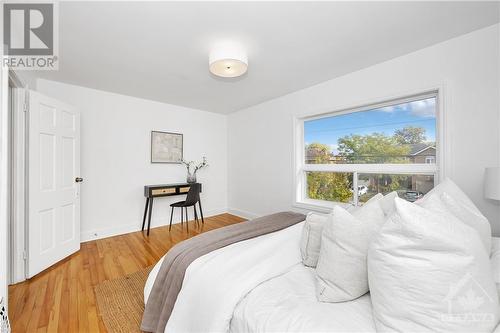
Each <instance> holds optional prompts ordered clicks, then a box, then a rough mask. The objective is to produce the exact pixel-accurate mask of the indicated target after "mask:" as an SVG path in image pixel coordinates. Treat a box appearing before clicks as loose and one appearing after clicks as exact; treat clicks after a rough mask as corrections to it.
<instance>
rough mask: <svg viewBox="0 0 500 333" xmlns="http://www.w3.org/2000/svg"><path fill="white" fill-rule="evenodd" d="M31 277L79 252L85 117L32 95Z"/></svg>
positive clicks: (60, 104)
mask: <svg viewBox="0 0 500 333" xmlns="http://www.w3.org/2000/svg"><path fill="white" fill-rule="evenodd" d="M28 115H29V131H28V140H29V145H28V151H29V153H28V154H29V159H28V170H29V172H28V183H29V185H28V186H29V188H28V191H29V201H28V210H29V220H28V277H32V276H34V275H36V274H38V273H39V272H41V271H43V270H44V269H46V268H48V267H49V266H51V265H53V264H54V263H56V262H58V261H60V260H61V259H63V258H65V257H67V256H69V255H70V254H72V253H74V252H76V251H78V250H79V249H80V193H79V192H80V183H79V181H81V179H78V177H80V114H79V113H78V111H77V110H75V109H74V108H73V107H71V106H69V105H66V104H64V103H62V102H60V101H58V100H55V99H52V98H49V97H47V96H44V95H42V94H39V93H37V92H34V91H30V98H29V111H28Z"/></svg>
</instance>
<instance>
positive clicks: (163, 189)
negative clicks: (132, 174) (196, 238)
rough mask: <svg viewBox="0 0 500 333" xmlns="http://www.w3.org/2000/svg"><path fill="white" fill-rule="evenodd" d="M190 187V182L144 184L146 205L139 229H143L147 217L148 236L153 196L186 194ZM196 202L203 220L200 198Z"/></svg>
mask: <svg viewBox="0 0 500 333" xmlns="http://www.w3.org/2000/svg"><path fill="white" fill-rule="evenodd" d="M190 187H191V184H189V183H176V184H160V185H145V186H144V196H145V197H146V207H144V217H143V219H142V228H141V230H144V225H145V224H146V217H148V236H149V228H150V226H151V214H152V212H153V200H154V198H159V197H170V196H173V195H182V194H187V193H188V192H189V188H190ZM200 192H201V186H200ZM198 204H199V206H200V214H201V220H202V221H204V219H203V211H202V210H201V200H200V201H199V202H198ZM148 215H149V216H148Z"/></svg>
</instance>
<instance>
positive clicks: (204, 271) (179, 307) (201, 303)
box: [144, 223, 303, 333]
mask: <svg viewBox="0 0 500 333" xmlns="http://www.w3.org/2000/svg"><path fill="white" fill-rule="evenodd" d="M302 227H303V223H298V224H296V225H294V226H291V227H289V228H287V229H284V230H282V231H279V232H274V233H271V234H268V235H264V236H261V237H257V238H253V239H249V240H246V241H242V242H238V243H235V244H232V245H230V246H226V247H224V248H221V249H219V250H216V251H213V252H211V253H208V254H206V255H204V256H202V257H200V258H198V259H196V260H195V261H194V262H193V263H192V264H191V265H190V266H189V267H188V269H187V270H186V275H185V277H184V281H183V283H182V289H181V291H180V293H179V295H178V297H177V301H176V303H175V306H174V309H173V311H172V315H171V316H170V319H169V321H168V323H167V326H166V328H165V332H176V333H178V332H228V331H229V325H230V321H231V318H232V317H233V312H234V309H235V308H236V306H237V305H238V303H239V302H240V301H241V300H242V299H243V298H244V297H245V295H247V294H248V293H249V292H250V291H251V290H253V289H254V288H255V287H257V286H258V285H259V284H261V283H263V282H265V281H267V280H270V279H272V278H274V277H276V276H279V275H282V274H285V273H286V272H288V271H290V270H291V269H292V268H293V267H294V266H295V265H297V264H299V263H300V262H301V255H300V246H299V243H300V236H301V232H302ZM161 262H162V261H160V262H159V263H158V264H157V265H156V267H155V268H154V269H153V271H152V272H151V273H150V276H149V278H148V281H147V283H146V287H145V289H144V294H145V295H144V297H145V300H146V301H147V298H148V296H149V293H150V292H151V288H152V285H153V282H154V279H155V277H156V275H157V274H158V270H159V267H160V265H161Z"/></svg>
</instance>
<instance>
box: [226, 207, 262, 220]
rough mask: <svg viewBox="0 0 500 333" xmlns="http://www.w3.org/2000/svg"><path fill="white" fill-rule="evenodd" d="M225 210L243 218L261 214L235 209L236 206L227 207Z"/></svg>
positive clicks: (255, 216) (249, 218) (248, 218)
mask: <svg viewBox="0 0 500 333" xmlns="http://www.w3.org/2000/svg"><path fill="white" fill-rule="evenodd" d="M227 212H228V213H229V214H233V215H236V216H239V217H243V218H245V219H247V220H251V219H255V218H257V217H260V216H261V215H260V214H255V213H252V212H247V211H245V210H241V209H236V208H229V209H228V210H227Z"/></svg>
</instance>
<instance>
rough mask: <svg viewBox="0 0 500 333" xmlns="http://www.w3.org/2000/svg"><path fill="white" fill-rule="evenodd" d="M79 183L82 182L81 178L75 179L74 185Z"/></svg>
mask: <svg viewBox="0 0 500 333" xmlns="http://www.w3.org/2000/svg"><path fill="white" fill-rule="evenodd" d="M81 182H83V178H81V177H76V178H75V183H81Z"/></svg>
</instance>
